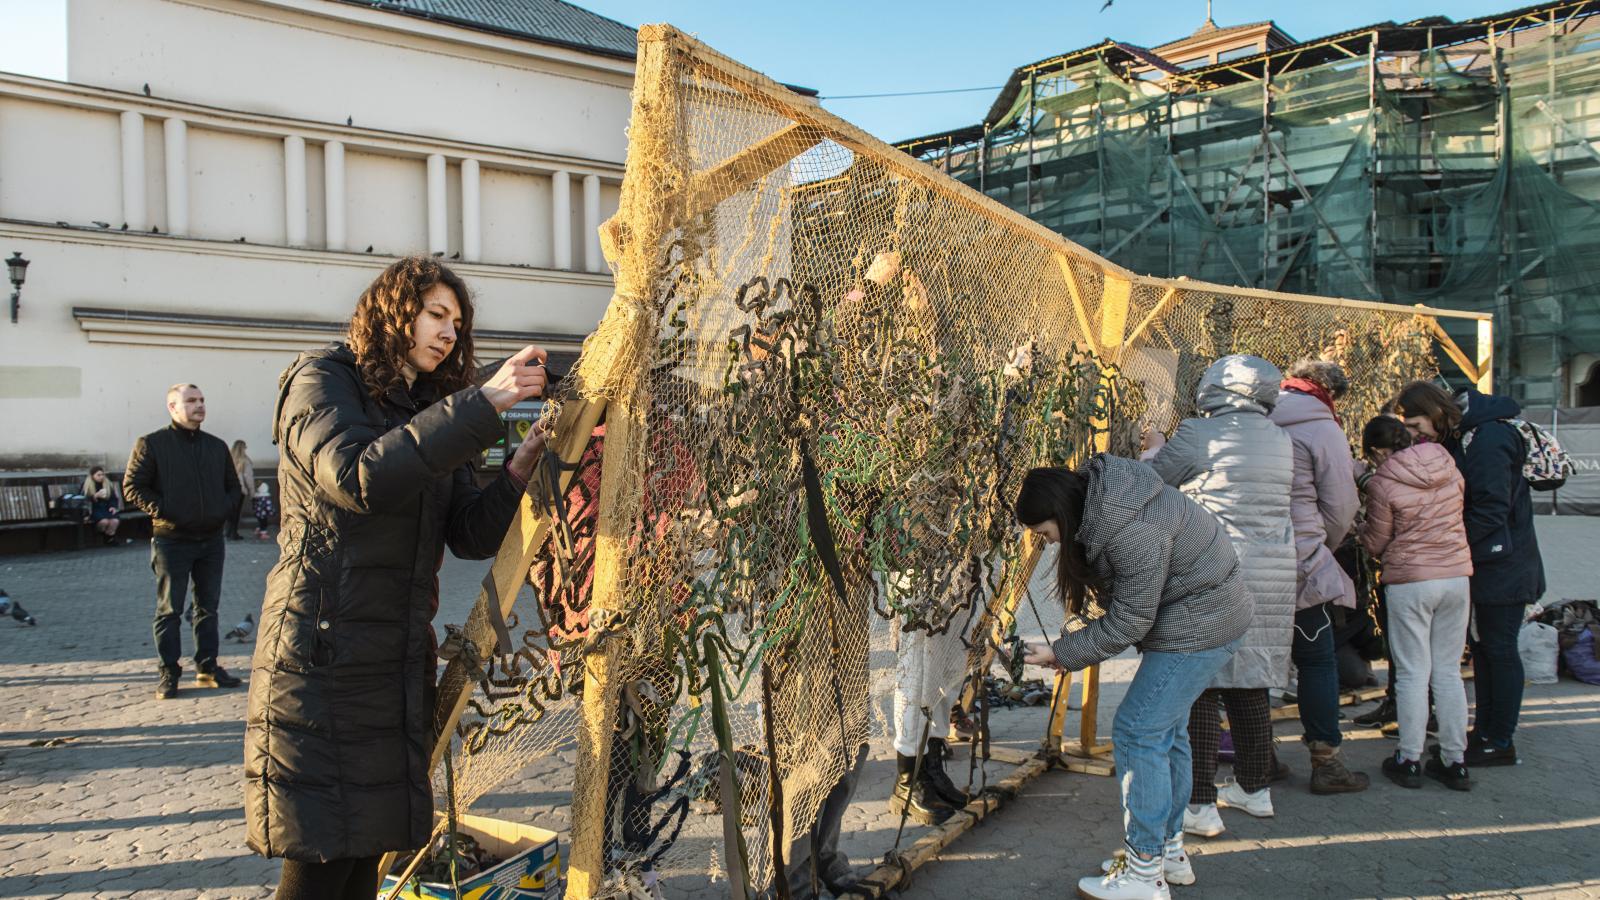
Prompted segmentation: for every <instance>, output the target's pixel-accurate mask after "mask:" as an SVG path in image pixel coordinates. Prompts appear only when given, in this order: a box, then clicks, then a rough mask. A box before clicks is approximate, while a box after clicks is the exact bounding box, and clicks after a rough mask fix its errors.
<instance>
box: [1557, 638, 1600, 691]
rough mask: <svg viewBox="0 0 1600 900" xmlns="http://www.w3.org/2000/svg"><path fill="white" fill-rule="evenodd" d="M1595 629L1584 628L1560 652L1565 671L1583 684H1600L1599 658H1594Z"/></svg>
mask: <svg viewBox="0 0 1600 900" xmlns="http://www.w3.org/2000/svg"><path fill="white" fill-rule="evenodd" d="M1594 638H1595V629H1594V628H1593V627H1589V628H1585V629H1584V630H1583V632H1582V633H1581V634H1579V635H1578V640H1577V641H1576V642H1574V643H1573V645H1572V646H1570V647H1568V648H1567V649H1566V650H1565V651H1563V652H1562V654H1561V656H1562V658H1563V659H1565V660H1566V661H1567V671H1568V672H1571V673H1572V677H1573V678H1576V679H1578V680H1579V681H1582V682H1584V683H1585V684H1600V659H1596V658H1595V650H1594V645H1595V640H1594Z"/></svg>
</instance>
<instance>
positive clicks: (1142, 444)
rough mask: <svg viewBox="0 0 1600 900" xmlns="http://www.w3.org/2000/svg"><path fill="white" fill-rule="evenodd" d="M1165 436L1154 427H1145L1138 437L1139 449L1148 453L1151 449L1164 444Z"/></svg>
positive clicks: (1159, 447)
mask: <svg viewBox="0 0 1600 900" xmlns="http://www.w3.org/2000/svg"><path fill="white" fill-rule="evenodd" d="M1166 442H1167V436H1166V435H1164V434H1162V433H1161V432H1159V431H1157V430H1155V429H1154V428H1146V429H1145V430H1144V434H1143V435H1142V436H1141V437H1140V439H1139V449H1140V450H1142V451H1144V452H1146V453H1148V452H1149V451H1151V450H1160V449H1161V447H1162V446H1163V445H1164V444H1166Z"/></svg>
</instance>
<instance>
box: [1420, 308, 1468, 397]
mask: <svg viewBox="0 0 1600 900" xmlns="http://www.w3.org/2000/svg"><path fill="white" fill-rule="evenodd" d="M1422 323H1423V327H1424V328H1426V329H1427V330H1428V333H1429V334H1431V335H1433V339H1434V340H1435V341H1438V342H1439V349H1441V350H1443V351H1444V355H1445V356H1448V357H1450V361H1451V362H1453V363H1455V364H1456V365H1457V366H1460V367H1461V371H1462V372H1463V373H1465V374H1466V376H1467V377H1468V378H1470V379H1471V380H1472V381H1473V382H1474V383H1476V382H1477V381H1478V378H1479V372H1478V366H1477V364H1476V363H1474V362H1473V361H1472V359H1471V358H1470V357H1468V356H1467V354H1466V352H1465V351H1463V350H1462V349H1461V347H1460V345H1458V344H1457V343H1456V342H1455V341H1454V340H1452V339H1451V337H1450V335H1449V334H1447V333H1446V332H1445V330H1444V326H1442V325H1440V324H1439V320H1438V319H1435V318H1433V317H1432V316H1424V317H1423V319H1422Z"/></svg>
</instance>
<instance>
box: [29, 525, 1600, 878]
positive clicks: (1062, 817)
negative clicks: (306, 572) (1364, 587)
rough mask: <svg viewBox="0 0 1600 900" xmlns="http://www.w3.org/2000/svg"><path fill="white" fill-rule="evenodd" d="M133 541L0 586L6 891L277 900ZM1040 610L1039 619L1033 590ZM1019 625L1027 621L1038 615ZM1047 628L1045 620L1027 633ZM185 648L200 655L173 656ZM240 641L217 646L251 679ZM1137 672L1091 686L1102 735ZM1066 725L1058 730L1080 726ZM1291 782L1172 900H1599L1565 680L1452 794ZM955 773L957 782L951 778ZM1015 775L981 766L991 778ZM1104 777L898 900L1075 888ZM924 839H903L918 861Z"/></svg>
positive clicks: (861, 847) (538, 805) (879, 836)
mask: <svg viewBox="0 0 1600 900" xmlns="http://www.w3.org/2000/svg"><path fill="white" fill-rule="evenodd" d="M1540 527H1541V530H1540V534H1541V540H1542V541H1543V543H1544V545H1545V556H1546V560H1547V565H1548V567H1549V569H1550V576H1551V578H1550V580H1551V592H1550V595H1551V596H1552V597H1560V596H1593V595H1594V594H1596V593H1600V590H1596V589H1595V587H1594V585H1593V580H1592V575H1591V574H1590V573H1592V571H1593V569H1592V566H1590V565H1587V564H1586V562H1585V561H1586V560H1587V559H1588V558H1589V557H1588V554H1592V552H1593V548H1594V547H1595V546H1596V545H1597V542H1600V520H1591V519H1563V520H1548V519H1546V520H1541V523H1540ZM228 549H229V557H228V566H227V577H226V581H225V584H224V588H223V600H222V612H221V615H222V624H223V627H224V630H226V629H227V627H228V626H230V625H231V624H232V623H234V622H236V621H238V620H240V619H242V618H243V617H244V616H245V614H246V613H254V612H255V611H256V610H257V609H258V607H259V605H260V598H261V585H262V582H263V579H264V577H265V574H266V572H267V570H268V569H269V568H270V567H271V565H272V563H273V562H274V561H275V559H276V547H275V546H274V545H271V544H265V543H256V542H242V543H233V544H230V545H229V548H228ZM148 561H149V550H148V547H147V546H141V545H135V546H127V547H120V548H112V549H101V550H94V551H84V552H79V553H61V554H49V555H38V556H22V557H8V558H4V559H0V588H4V589H5V590H6V591H8V592H9V593H10V594H11V595H12V596H13V597H14V598H16V599H18V600H20V601H21V602H22V603H23V604H25V605H26V606H27V607H28V609H29V611H30V612H32V613H34V614H35V615H36V616H38V618H39V621H40V625H39V626H38V627H36V628H23V627H20V626H17V625H16V624H15V623H13V622H12V621H11V620H9V619H4V620H0V897H20V898H48V897H60V896H64V897H73V898H87V897H163V898H190V897H205V898H224V897H226V898H234V897H267V896H270V894H271V887H270V886H271V885H272V884H274V883H275V882H276V876H277V863H275V862H268V861H266V860H262V859H259V858H257V857H255V856H253V855H252V854H250V853H249V851H248V850H247V849H245V847H244V821H243V816H242V811H241V809H240V793H241V792H240V785H239V780H240V762H241V757H242V749H241V741H242V735H243V724H242V718H243V712H244V700H245V694H244V691H243V690H235V691H216V690H201V689H194V688H192V686H191V682H192V673H186V676H188V679H189V680H186V681H185V685H184V690H182V691H181V692H180V694H179V699H178V700H176V701H170V702H157V701H155V700H154V699H153V690H154V686H155V684H154V682H155V671H154V668H155V667H154V662H153V660H152V658H151V637H150V616H151V612H152V609H153V597H152V595H153V585H152V578H151V575H150V571H149V567H148ZM484 565H486V564H485V563H462V562H459V561H454V560H452V561H449V562H447V563H446V565H445V568H444V571H443V573H442V575H441V585H442V588H443V594H444V602H443V603H442V606H441V610H440V614H439V621H440V622H459V621H461V620H462V619H464V618H465V614H466V610H467V608H468V607H469V606H470V603H471V600H472V597H473V596H474V593H475V585H476V582H477V581H478V579H479V578H481V576H482V573H483V566H484ZM1040 599H1041V603H1040V607H1041V609H1043V610H1045V611H1046V621H1045V622H1043V625H1044V626H1045V627H1046V628H1047V629H1048V628H1053V627H1054V626H1055V624H1056V623H1055V622H1054V621H1050V620H1049V619H1050V617H1049V615H1048V609H1049V607H1050V604H1048V603H1044V602H1042V601H1043V597H1042V596H1041V598H1040ZM1026 618H1028V619H1031V618H1032V617H1031V615H1030V616H1027V617H1026ZM1033 624H1034V626H1035V627H1034V628H1032V629H1025V630H1033V631H1036V630H1038V627H1037V626H1038V625H1039V624H1040V623H1037V622H1035V623H1033ZM185 646H186V649H187V648H188V647H189V646H190V645H189V643H188V638H187V636H186V638H185ZM250 649H251V647H250V645H248V644H232V643H224V646H223V658H222V661H223V664H224V665H226V666H228V667H229V668H230V669H232V670H234V671H236V672H239V673H241V674H242V673H244V672H245V671H246V669H247V668H248V660H249V652H250ZM1134 664H1135V661H1134V660H1132V659H1119V660H1115V661H1113V662H1112V663H1110V664H1108V665H1107V666H1106V667H1105V669H1104V675H1103V678H1104V687H1103V693H1102V703H1101V708H1100V721H1101V722H1103V723H1109V722H1110V717H1111V714H1112V711H1113V710H1114V709H1115V705H1116V702H1117V700H1118V699H1119V698H1120V695H1121V692H1122V688H1123V686H1124V685H1125V683H1126V679H1127V678H1128V677H1129V675H1130V674H1131V671H1132V667H1133V665H1134ZM1076 720H1077V716H1076V715H1074V716H1072V718H1071V720H1070V723H1069V728H1068V731H1069V733H1072V732H1073V729H1074V728H1075V727H1076ZM994 724H995V730H996V733H997V735H998V742H999V743H1001V744H1008V745H1010V746H1012V747H1015V748H1020V749H1031V748H1032V747H1033V746H1036V745H1037V740H1038V735H1039V734H1040V733H1041V731H1042V729H1043V721H1042V715H1041V713H1040V712H1039V711H1038V710H1031V709H1022V710H1012V711H1002V712H1000V713H997V715H996V721H995V723H994ZM1278 731H1279V735H1280V737H1281V738H1282V739H1283V743H1282V748H1283V749H1282V753H1283V758H1284V759H1285V760H1286V761H1288V762H1289V763H1290V765H1292V766H1293V767H1294V768H1295V770H1296V775H1295V778H1294V780H1293V781H1291V782H1290V783H1289V784H1288V785H1285V786H1283V787H1281V788H1279V789H1277V790H1275V791H1274V795H1275V803H1276V805H1277V812H1278V815H1277V817H1276V818H1275V819H1271V820H1255V819H1251V818H1249V817H1247V816H1243V815H1237V816H1236V815H1235V814H1234V813H1232V812H1225V813H1224V816H1225V819H1226V821H1227V824H1228V828H1229V831H1228V832H1227V833H1226V834H1225V835H1224V836H1222V837H1220V838H1217V839H1214V840H1211V841H1208V842H1207V841H1199V840H1196V841H1194V842H1193V843H1191V845H1190V846H1191V849H1192V850H1193V853H1194V856H1195V866H1196V870H1197V872H1198V873H1199V877H1200V883H1199V885H1197V886H1195V887H1192V888H1181V889H1178V890H1177V891H1176V892H1175V893H1176V894H1177V895H1178V896H1180V897H1195V898H1199V897H1225V896H1226V897H1238V896H1250V897H1303V896H1327V897H1371V896H1451V897H1458V896H1539V897H1568V896H1570V897H1600V855H1597V854H1596V852H1595V849H1594V846H1595V842H1594V835H1595V834H1597V833H1600V806H1597V805H1596V803H1595V800H1596V799H1597V797H1600V789H1597V787H1596V785H1597V781H1596V778H1595V775H1594V767H1593V764H1592V763H1591V762H1589V760H1591V759H1592V758H1593V754H1594V748H1596V747H1600V689H1596V688H1592V687H1586V686H1583V685H1578V684H1575V683H1573V682H1570V681H1565V682H1563V683H1561V684H1559V685H1552V686H1547V687H1544V686H1535V687H1531V688H1530V690H1529V692H1528V700H1527V704H1526V706H1525V708H1524V718H1523V726H1522V730H1521V732H1520V733H1519V735H1518V737H1519V742H1518V746H1519V748H1520V750H1521V752H1522V755H1523V760H1524V764H1523V765H1521V766H1519V767H1517V768H1512V769H1499V770H1491V771H1486V772H1482V773H1475V774H1476V776H1477V788H1476V789H1475V790H1474V792H1473V793H1471V794H1456V793H1453V792H1449V791H1445V790H1444V789H1442V788H1438V787H1437V786H1436V785H1434V784H1433V783H1432V782H1429V783H1428V785H1427V787H1426V788H1425V789H1424V790H1422V791H1403V790H1401V789H1400V788H1396V787H1393V786H1392V785H1390V784H1389V783H1388V782H1387V781H1384V780H1383V779H1382V778H1381V776H1380V775H1379V774H1378V764H1379V761H1380V759H1381V758H1382V756H1383V755H1384V754H1386V753H1387V752H1389V751H1390V749H1391V748H1392V746H1393V744H1392V743H1391V742H1389V741H1388V740H1386V739H1384V738H1383V737H1381V736H1380V735H1379V734H1378V733H1377V732H1375V731H1360V730H1352V731H1349V732H1348V737H1349V740H1348V742H1347V744H1346V747H1347V750H1346V754H1347V756H1348V757H1349V758H1350V760H1351V761H1352V763H1353V764H1354V765H1356V766H1358V767H1360V768H1363V769H1365V770H1366V771H1368V772H1369V773H1370V774H1372V775H1373V776H1374V780H1375V782H1376V783H1375V784H1374V785H1373V788H1372V789H1371V790H1370V791H1368V792H1367V793H1365V794H1361V795H1354V796H1344V797H1336V798H1320V797H1313V796H1311V795H1310V794H1308V793H1307V792H1306V791H1305V788H1304V785H1305V773H1306V771H1307V769H1308V764H1307V760H1306V756H1305V754H1304V752H1303V751H1302V750H1301V749H1300V745H1299V744H1298V742H1297V741H1295V740H1294V736H1295V735H1296V734H1297V733H1298V732H1297V726H1296V725H1295V723H1293V722H1285V723H1281V724H1280V725H1279V726H1278ZM964 755H965V751H964V750H963V751H962V756H963V759H962V760H961V762H960V763H958V764H956V765H953V766H952V768H959V769H961V770H962V771H965V765H964V762H965V759H964ZM569 767H570V759H569V758H567V757H565V756H555V757H551V758H549V759H547V760H544V761H541V762H540V763H538V764H536V765H534V766H533V767H531V768H530V769H529V770H528V771H526V772H524V773H522V775H521V776H520V777H519V778H517V779H516V780H514V781H512V782H510V783H508V784H507V785H505V786H504V787H503V788H502V789H501V790H499V791H498V792H496V793H495V794H492V795H490V796H489V797H486V798H484V800H483V801H481V802H480V804H479V805H478V806H477V807H475V810H474V811H478V812H484V813H487V814H490V815H500V816H504V817H507V818H519V819H524V820H528V821H533V822H534V823H535V824H539V825H541V826H544V827H547V828H552V829H556V830H561V831H563V832H564V831H565V825H566V809H565V807H564V804H565V802H566V791H567V789H568V788H569V786H570V778H568V777H567V772H568V771H569ZM893 768H894V763H893V753H892V750H891V749H890V748H889V747H888V745H887V741H884V740H878V741H876V742H875V743H874V746H873V756H872V759H871V761H870V762H869V763H868V767H867V772H866V774H865V777H864V779H863V781H862V784H861V787H860V788H859V790H858V792H857V798H856V799H857V802H856V803H855V805H854V806H853V807H852V809H851V811H850V813H849V814H848V816H847V819H846V828H847V832H848V837H847V840H846V844H845V849H846V850H847V851H848V852H849V853H850V854H851V856H852V858H853V859H854V860H855V862H856V863H857V864H858V865H863V866H864V865H866V864H869V863H871V862H872V861H874V860H875V859H877V858H879V857H881V856H882V854H883V852H884V851H885V850H887V849H888V848H889V847H890V846H891V845H892V844H893V841H894V836H895V827H896V825H897V824H898V817H897V816H893V815H891V814H889V813H888V812H887V810H886V809H885V806H884V804H883V802H882V799H881V798H882V797H884V796H886V795H887V793H888V788H889V784H890V782H891V780H892V777H893ZM1008 768H1009V767H1006V766H1003V765H999V764H993V769H992V774H991V776H990V778H991V780H996V779H998V778H1000V777H1003V776H1004V774H1005V773H1006V771H1007V770H1008ZM1119 819H1120V813H1119V810H1118V807H1117V786H1116V782H1115V781H1114V780H1113V779H1109V778H1099V777H1094V776H1088V775H1079V774H1071V773H1064V772H1059V771H1058V772H1051V773H1048V774H1046V775H1044V776H1041V777H1040V778H1038V779H1036V780H1034V781H1033V782H1031V783H1030V784H1029V785H1028V786H1027V787H1026V788H1025V789H1024V791H1023V793H1022V795H1021V797H1020V798H1019V799H1018V800H1017V802H1016V803H1014V804H1012V805H1011V806H1009V807H1008V808H1006V809H1005V810H1003V811H1001V812H1000V813H998V814H997V815H995V816H994V817H993V818H992V819H991V820H990V821H988V822H986V823H984V824H983V825H981V826H979V827H978V828H976V829H975V830H974V831H973V832H971V833H969V834H967V835H965V836H963V837H962V838H961V839H959V840H958V841H957V842H956V843H955V844H953V845H952V846H951V847H950V848H948V849H947V850H946V851H945V853H944V854H942V856H941V858H940V861H938V862H935V863H932V864H930V865H928V866H926V867H924V868H923V869H922V870H920V871H919V872H917V874H916V878H915V881H914V882H913V884H912V885H911V887H910V888H909V890H907V891H906V892H905V896H908V897H917V898H922V897H927V898H939V897H959V898H961V900H972V898H986V897H1001V896H1005V897H1025V896H1029V895H1034V894H1039V893H1043V894H1047V895H1058V894H1067V893H1070V892H1071V888H1072V885H1073V881H1074V879H1076V878H1078V877H1080V876H1081V875H1083V874H1086V873H1088V872H1089V871H1091V870H1092V869H1093V868H1094V867H1095V866H1096V865H1097V864H1098V861H1099V860H1100V859H1101V858H1102V857H1103V856H1104V854H1105V852H1106V851H1107V850H1108V849H1110V848H1112V847H1114V846H1116V844H1117V839H1118V834H1117V826H1116V823H1117V822H1118V821H1119ZM919 833H920V831H919V830H918V829H916V828H915V827H912V828H910V829H908V832H907V834H906V836H905V838H904V841H903V843H906V844H909V842H910V841H912V840H914V839H915V838H916V837H917V836H918V834H919ZM725 893H726V888H725V885H724V884H722V883H709V884H708V883H704V882H700V883H698V884H692V883H684V882H679V881H675V882H672V883H670V885H669V896H705V897H715V896H722V895H724V894H725Z"/></svg>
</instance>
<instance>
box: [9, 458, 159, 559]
mask: <svg viewBox="0 0 1600 900" xmlns="http://www.w3.org/2000/svg"><path fill="white" fill-rule="evenodd" d="M107 475H108V477H109V475H110V473H107ZM82 486H83V476H82V475H78V474H75V473H63V472H5V473H0V551H5V552H28V551H39V550H52V549H69V548H70V549H78V550H82V549H83V548H84V546H85V545H86V544H87V539H88V537H89V535H90V534H91V533H93V532H94V527H93V525H91V524H90V523H88V522H85V521H84V520H82V519H81V518H79V517H78V516H76V515H73V514H70V513H69V514H62V512H61V511H60V509H59V501H60V500H61V497H62V495H64V494H70V493H76V492H77V491H78V490H79V488H81V487H82ZM117 518H118V519H121V520H123V521H126V522H135V521H141V520H148V519H149V518H150V517H149V516H147V515H146V514H145V513H143V512H142V511H140V510H137V509H130V508H124V509H122V510H121V511H120V512H118V514H117ZM63 538H66V540H62V539H63ZM63 545H65V546H63Z"/></svg>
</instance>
